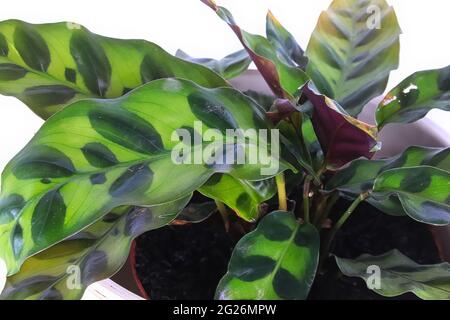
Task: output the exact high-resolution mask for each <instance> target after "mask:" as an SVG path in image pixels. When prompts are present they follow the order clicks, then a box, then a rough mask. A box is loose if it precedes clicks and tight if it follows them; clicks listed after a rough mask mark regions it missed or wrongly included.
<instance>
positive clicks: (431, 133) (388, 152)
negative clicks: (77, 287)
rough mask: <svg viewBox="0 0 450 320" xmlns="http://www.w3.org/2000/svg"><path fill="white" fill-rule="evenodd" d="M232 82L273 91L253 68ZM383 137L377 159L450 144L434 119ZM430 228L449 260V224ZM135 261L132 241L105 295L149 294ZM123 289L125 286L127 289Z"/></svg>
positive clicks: (367, 114) (368, 116)
mask: <svg viewBox="0 0 450 320" xmlns="http://www.w3.org/2000/svg"><path fill="white" fill-rule="evenodd" d="M231 82H232V84H233V86H235V87H236V88H239V89H241V90H244V91H245V90H255V91H261V92H266V93H269V92H270V90H269V88H268V86H267V85H266V84H265V82H264V81H263V79H262V78H261V76H260V74H259V73H258V71H254V70H250V71H248V72H246V73H245V74H244V75H242V76H240V77H238V78H236V79H234V80H233V81H231ZM377 102H378V101H376V100H374V101H373V102H372V103H369V104H368V106H367V107H366V108H365V109H364V111H363V113H362V114H361V116H360V119H361V120H363V121H365V122H368V123H373V122H374V119H373V115H374V110H375V108H376V105H377ZM380 139H381V141H382V143H383V149H382V151H380V152H379V153H377V155H376V157H377V158H380V157H387V156H393V155H395V154H398V153H401V152H402V151H403V150H404V149H406V148H407V147H409V146H411V145H422V146H429V147H445V146H449V145H450V137H449V136H448V135H447V134H446V133H445V132H444V131H442V130H439V129H438V128H436V126H434V125H433V122H432V121H431V120H429V119H422V120H420V121H418V122H416V123H413V124H408V125H402V124H393V125H389V126H387V127H386V128H385V129H383V131H382V133H381V135H380ZM430 229H431V232H432V235H433V237H434V241H435V244H436V247H437V248H438V250H439V254H440V257H441V258H442V260H446V261H450V227H449V228H447V227H445V228H442V227H441V228H437V227H431V228H430ZM135 264H136V261H135V244H133V246H132V248H131V254H130V258H129V259H128V261H127V263H126V264H125V266H124V267H123V269H122V270H121V271H120V272H118V273H117V274H116V275H115V276H114V277H113V278H112V280H113V281H115V282H116V283H117V285H116V284H114V282H112V281H111V282H107V283H106V284H105V282H100V286H102V285H106V286H109V288H106V289H105V290H104V291H103V292H102V294H103V295H106V296H109V295H111V298H119V297H120V298H122V299H137V298H139V297H143V298H148V295H147V293H146V292H145V290H144V289H143V286H142V284H141V283H140V281H139V279H138V277H137V275H136V269H135ZM108 281H109V280H108ZM98 286H99V284H94V285H93V286H91V287H90V288H89V290H88V293H87V295H90V294H91V291H92V288H94V290H99V289H98ZM122 287H123V288H122ZM102 288H104V286H103V287H102ZM124 288H126V290H125V289H124ZM127 290H128V291H131V292H133V293H134V294H136V295H139V297H138V296H136V295H133V294H131V293H130V292H128V291H127ZM117 292H121V293H123V294H119V296H118V295H117Z"/></svg>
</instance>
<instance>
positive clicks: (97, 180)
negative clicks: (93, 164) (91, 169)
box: [89, 173, 106, 185]
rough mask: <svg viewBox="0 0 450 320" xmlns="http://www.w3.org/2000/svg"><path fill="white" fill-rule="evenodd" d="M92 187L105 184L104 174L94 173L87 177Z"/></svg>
mask: <svg viewBox="0 0 450 320" xmlns="http://www.w3.org/2000/svg"><path fill="white" fill-rule="evenodd" d="M89 179H90V181H91V183H92V184H93V185H96V184H104V183H105V182H106V176H105V174H104V173H96V174H93V175H91V176H90V177H89Z"/></svg>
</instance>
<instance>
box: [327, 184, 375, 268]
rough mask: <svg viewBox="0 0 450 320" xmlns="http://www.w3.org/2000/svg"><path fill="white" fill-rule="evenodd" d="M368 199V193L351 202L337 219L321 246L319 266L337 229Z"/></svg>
mask: <svg viewBox="0 0 450 320" xmlns="http://www.w3.org/2000/svg"><path fill="white" fill-rule="evenodd" d="M368 197H369V193H367V192H366V193H362V194H360V195H359V196H358V198H356V199H355V201H353V203H352V204H351V205H350V207H349V208H348V209H347V210H346V211H345V212H344V214H343V215H342V216H341V217H340V218H339V220H338V221H337V222H336V223H335V224H334V226H333V228H332V229H331V230H330V233H329V234H328V237H327V238H326V241H325V244H324V246H323V250H322V254H321V258H320V261H321V263H320V265H322V263H323V262H324V260H325V259H326V257H327V256H328V253H329V251H330V247H331V243H332V242H333V239H334V237H335V236H336V233H337V232H338V231H339V229H340V228H341V227H342V226H343V225H344V224H345V222H346V221H347V220H348V218H350V216H351V215H352V213H353V212H354V211H355V209H356V208H357V207H358V206H359V205H360V203H361V202H363V201H364V200H366V199H367V198H368Z"/></svg>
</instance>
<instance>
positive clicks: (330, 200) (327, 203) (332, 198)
mask: <svg viewBox="0 0 450 320" xmlns="http://www.w3.org/2000/svg"><path fill="white" fill-rule="evenodd" d="M338 200H339V192H334V193H333V194H331V195H329V196H326V197H324V199H323V200H322V203H320V204H319V206H318V208H317V212H318V215H317V217H316V219H315V220H314V224H315V225H316V227H317V228H319V229H320V228H321V227H322V224H323V222H324V220H325V219H326V218H327V217H328V214H329V213H330V211H331V209H332V208H333V206H334V205H335V204H336V202H337V201H338Z"/></svg>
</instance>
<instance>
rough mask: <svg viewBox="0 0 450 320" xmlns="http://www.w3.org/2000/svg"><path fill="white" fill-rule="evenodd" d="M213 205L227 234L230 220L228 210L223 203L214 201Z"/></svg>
mask: <svg viewBox="0 0 450 320" xmlns="http://www.w3.org/2000/svg"><path fill="white" fill-rule="evenodd" d="M215 203H216V206H217V210H218V211H219V213H220V215H221V216H222V220H223V223H224V225H225V230H226V231H227V232H228V230H229V229H230V220H229V218H228V210H227V208H226V207H225V204H224V203H223V202H220V201H218V200H216V201H215Z"/></svg>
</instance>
